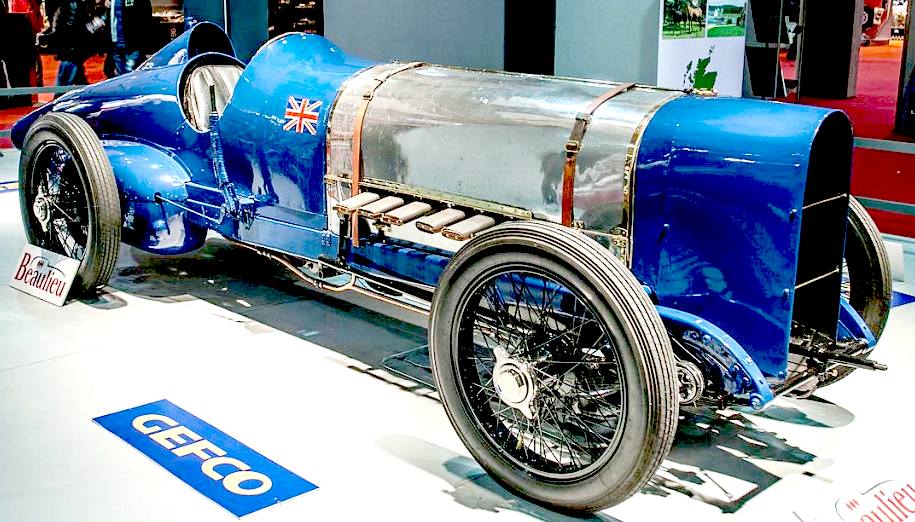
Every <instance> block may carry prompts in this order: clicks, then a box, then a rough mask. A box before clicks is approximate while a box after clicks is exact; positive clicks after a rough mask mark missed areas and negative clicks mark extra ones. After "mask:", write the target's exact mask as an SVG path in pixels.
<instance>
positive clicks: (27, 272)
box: [10, 245, 79, 306]
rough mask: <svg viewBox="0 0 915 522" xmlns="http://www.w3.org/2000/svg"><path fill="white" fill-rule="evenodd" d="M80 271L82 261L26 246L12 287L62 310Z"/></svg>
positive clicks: (14, 271)
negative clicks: (60, 307) (61, 307)
mask: <svg viewBox="0 0 915 522" xmlns="http://www.w3.org/2000/svg"><path fill="white" fill-rule="evenodd" d="M78 270H79V261H77V260H76V259H71V258H69V257H66V256H62V255H60V254H55V253H54V252H49V251H47V250H43V249H41V248H38V247H36V246H34V245H26V246H25V248H23V249H22V255H21V256H19V260H18V261H17V262H16V265H15V268H14V270H13V276H12V277H11V278H10V286H11V287H13V288H15V289H16V290H21V291H22V292H25V293H27V294H29V295H32V296H35V297H37V298H39V299H42V300H44V301H47V302H49V303H51V304H54V305H57V306H63V304H64V302H65V301H66V300H67V294H69V293H70V288H71V287H72V285H73V279H74V278H75V277H76V272H77V271H78Z"/></svg>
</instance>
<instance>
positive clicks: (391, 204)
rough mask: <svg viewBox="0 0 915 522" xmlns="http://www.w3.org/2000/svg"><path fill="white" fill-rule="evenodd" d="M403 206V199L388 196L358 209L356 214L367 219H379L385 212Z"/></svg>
mask: <svg viewBox="0 0 915 522" xmlns="http://www.w3.org/2000/svg"><path fill="white" fill-rule="evenodd" d="M403 204H404V201H403V199H401V198H398V197H397V196H388V197H385V198H381V199H379V200H378V201H375V202H374V203H369V204H368V205H366V206H364V207H362V208H360V209H358V210H357V211H356V214H358V215H360V216H363V217H367V218H369V219H379V218H381V216H382V215H383V214H384V213H385V212H389V211H391V210H394V209H395V208H398V207H401V206H403Z"/></svg>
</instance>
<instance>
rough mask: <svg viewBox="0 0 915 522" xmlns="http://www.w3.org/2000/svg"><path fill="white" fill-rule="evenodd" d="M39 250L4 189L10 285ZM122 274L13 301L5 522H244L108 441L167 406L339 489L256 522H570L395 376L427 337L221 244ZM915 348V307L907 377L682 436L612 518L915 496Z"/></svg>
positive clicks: (893, 345) (911, 288)
mask: <svg viewBox="0 0 915 522" xmlns="http://www.w3.org/2000/svg"><path fill="white" fill-rule="evenodd" d="M2 174H3V172H0V179H2V178H3V175H2ZM7 177H13V176H7ZM23 241H24V239H23V236H22V232H21V225H20V223H19V209H18V193H17V192H15V191H5V192H4V191H2V190H0V277H2V278H6V277H8V274H10V273H11V272H12V270H13V263H14V258H15V257H16V256H18V253H19V250H20V248H21V247H22V244H23ZM909 265H910V268H911V266H915V262H913V260H911V259H910V261H909ZM116 272H117V274H116V276H115V277H114V279H113V280H112V284H111V293H110V295H108V296H106V297H105V299H103V300H100V301H98V302H84V301H75V302H71V303H69V304H68V305H67V306H65V307H64V308H61V309H58V308H54V307H52V306H51V305H47V304H45V303H43V302H39V301H37V300H35V299H33V298H31V297H28V296H26V295H24V294H21V293H19V292H17V291H15V290H12V289H10V288H7V287H2V288H0V520H2V521H44V520H48V521H60V520H66V521H71V520H73V521H76V520H79V521H82V520H85V521H114V520H117V521H135V520H136V521H139V520H144V521H145V520H149V521H159V520H193V521H208V520H213V521H220V520H231V519H232V518H234V517H233V516H232V515H231V514H229V513H228V512H227V511H225V510H224V509H222V508H221V507H220V506H218V505H216V504H215V503H213V502H211V501H209V500H208V499H207V498H206V497H204V496H202V495H200V494H199V493H197V492H196V491H195V490H193V489H192V488H190V487H189V486H187V485H186V484H184V483H183V482H181V481H180V480H178V479H177V478H175V477H174V476H172V475H171V474H169V473H168V472H167V471H166V470H164V469H163V468H161V467H160V466H159V465H157V464H156V463H154V462H152V461H151V460H149V459H147V458H145V457H144V456H143V455H141V454H140V453H139V452H138V451H136V450H134V449H133V448H132V447H130V446H129V445H128V444H126V443H125V442H123V441H121V440H120V439H118V438H116V437H114V436H112V435H111V434H110V433H108V432H107V431H105V430H104V429H102V428H101V427H99V426H98V425H96V424H95V423H93V422H92V418H94V417H97V416H99V415H103V414H106V413H111V412H116V411H120V410H123V409H127V408H130V407H133V406H138V405H141V404H146V403H149V402H153V401H156V400H160V399H168V400H170V401H172V402H174V403H176V404H177V405H179V406H181V407H183V408H184V409H186V410H188V411H190V412H191V413H193V414H194V415H196V416H197V417H200V418H202V419H203V420H205V421H206V422H208V423H209V424H212V425H213V426H215V427H217V428H219V429H220V430H222V431H224V432H226V433H227V434H229V435H231V436H233V437H235V438H236V439H238V440H240V441H242V442H243V443H245V444H246V445H247V446H249V447H251V448H253V449H254V450H256V451H258V452H260V453H261V454H263V455H265V456H267V457H268V458H270V459H272V460H274V461H276V462H277V463H279V464H280V465H282V466H284V467H286V468H288V469H290V470H291V471H293V472H295V473H297V474H298V475H300V476H302V477H304V478H305V479H307V480H309V481H311V482H313V483H315V484H317V485H318V486H319V489H317V490H316V491H313V492H310V493H306V494H304V495H302V496H299V497H296V498H293V499H291V500H289V501H287V502H284V503H282V504H278V505H276V506H273V507H270V508H267V509H264V510H262V511H259V512H256V513H253V514H251V515H248V516H246V517H244V518H245V520H250V521H252V522H259V521H269V520H379V519H380V520H395V519H396V520H417V521H419V520H429V519H437V520H462V521H470V520H487V519H488V520H504V521H508V520H531V519H533V520H546V521H553V520H571V519H569V518H568V517H564V516H562V515H559V514H556V513H553V512H551V511H548V510H546V509H543V508H540V507H537V506H534V505H532V504H530V503H528V502H525V501H523V500H520V499H518V498H516V497H514V496H513V495H511V494H510V493H508V492H506V491H505V490H503V489H502V488H500V487H499V486H497V485H495V484H494V483H493V482H492V480H491V479H490V478H489V477H487V476H486V475H485V474H484V473H483V472H482V470H481V469H480V468H479V466H478V465H477V464H476V463H475V462H474V461H473V460H472V459H470V458H469V457H468V455H467V452H466V451H465V450H464V448H463V446H462V445H461V443H460V441H459V440H458V439H457V437H456V436H455V435H454V434H453V432H452V429H451V427H450V425H449V423H448V421H447V419H446V417H445V415H444V411H443V410H442V407H441V405H440V403H439V402H438V401H437V400H435V398H434V394H431V393H430V391H429V390H427V389H423V388H422V387H420V386H416V385H414V384H412V383H411V382H410V381H404V380H402V379H399V378H397V377H394V376H393V375H391V374H389V373H388V372H386V371H384V370H379V369H377V366H378V365H379V361H380V359H381V358H382V357H383V356H385V355H388V354H391V353H396V352H399V351H403V350H406V349H409V348H412V347H415V346H418V345H421V344H423V338H424V335H425V332H424V330H423V329H422V328H421V327H420V326H421V325H422V319H421V318H419V317H411V316H403V315H398V319H390V318H388V317H386V316H385V315H383V314H382V313H377V312H385V310H384V309H383V308H379V307H378V306H377V305H374V304H372V303H360V302H356V301H342V300H339V299H337V298H330V297H326V296H320V295H318V294H315V293H313V292H310V291H308V290H306V289H304V288H302V287H301V286H298V285H296V284H295V283H294V281H293V280H292V279H291V278H290V277H289V276H288V275H287V274H285V273H284V272H283V271H282V269H281V268H279V267H278V266H275V265H273V264H271V263H270V262H269V261H266V260H261V259H259V258H257V257H255V256H254V255H252V254H248V253H247V252H246V251H242V250H240V249H237V248H233V247H231V246H229V245H227V244H225V243H224V242H220V241H213V242H210V243H209V244H208V246H207V247H206V248H205V249H204V250H202V251H201V252H198V253H196V254H194V255H193V256H188V257H183V258H180V259H156V258H154V257H152V256H149V255H146V254H143V253H140V252H137V251H134V250H131V249H127V248H125V249H123V250H122V253H121V259H120V262H119V267H118V269H117V270H116ZM911 275H915V274H911ZM901 288H902V289H904V290H906V291H908V292H909V293H912V294H915V277H913V278H912V279H911V280H910V282H909V283H907V284H906V285H905V286H904V287H901ZM353 303H356V304H363V305H365V307H359V306H356V305H355V304H353ZM366 307H367V308H366ZM372 308H373V309H374V311H372ZM417 325H420V326H417ZM913 337H915V304H910V305H906V306H903V307H900V308H897V309H894V311H893V313H892V316H891V319H890V324H889V326H888V328H887V330H886V332H885V334H884V338H883V341H882V342H881V345H880V348H879V350H878V351H877V352H876V356H875V358H876V359H878V360H880V361H882V362H885V363H887V364H889V366H890V370H889V371H888V372H886V373H881V374H875V373H868V372H864V371H859V372H856V373H855V374H854V375H853V376H851V377H849V378H848V379H846V380H845V381H843V382H841V383H839V384H837V385H835V386H833V387H830V388H827V389H824V390H822V391H821V392H819V393H818V397H817V398H816V399H814V400H805V401H800V400H779V401H778V402H777V404H776V405H774V406H773V407H772V408H770V409H769V410H768V411H766V412H765V413H764V414H763V415H745V414H740V413H736V412H725V413H723V414H722V416H720V417H717V418H705V419H684V420H683V422H682V423H681V430H680V435H679V437H678V442H677V444H676V446H675V447H674V449H673V451H672V452H671V454H670V457H669V459H668V461H667V462H665V464H664V468H663V469H662V471H661V472H659V473H658V475H657V476H656V478H655V480H654V481H653V483H652V484H651V485H650V486H649V487H646V488H645V489H644V491H643V492H642V493H641V494H639V495H637V496H635V497H634V498H632V499H631V500H629V501H628V502H626V503H624V504H622V505H620V506H617V507H614V508H612V509H610V510H608V511H606V512H605V513H601V514H600V515H599V516H598V517H597V519H599V520H605V521H610V520H623V521H636V520H649V521H654V520H668V519H670V520H715V519H726V520H763V519H765V520H803V521H814V520H823V521H825V520H830V521H832V520H840V518H839V515H838V513H837V509H836V508H837V506H839V507H841V506H842V505H845V504H846V503H847V502H846V501H847V499H849V498H851V497H853V496H855V495H856V494H860V493H863V492H865V491H866V490H869V489H870V488H872V487H873V486H875V485H876V484H878V483H881V482H884V481H887V480H902V481H909V480H913V481H915V451H913V450H912V447H911V446H912V440H913V437H912V434H913V429H912V428H913V425H912V421H911V419H912V412H913V408H912V401H913V397H915V380H913V379H912V378H911V376H912V375H913V372H915V356H913V352H912V350H911V348H912V346H913V345H912V338H913ZM845 519H846V520H848V518H847V517H846V518H845ZM858 519H859V518H854V520H858Z"/></svg>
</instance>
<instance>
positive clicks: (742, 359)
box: [657, 306, 775, 410]
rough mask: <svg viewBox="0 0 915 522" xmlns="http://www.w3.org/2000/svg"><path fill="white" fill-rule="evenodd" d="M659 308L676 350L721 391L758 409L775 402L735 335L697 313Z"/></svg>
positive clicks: (763, 379) (755, 366)
mask: <svg viewBox="0 0 915 522" xmlns="http://www.w3.org/2000/svg"><path fill="white" fill-rule="evenodd" d="M657 310H658V313H659V314H660V315H661V319H662V320H663V321H664V324H665V326H667V330H668V332H669V333H670V338H671V342H672V343H673V345H674V353H676V354H677V356H678V357H686V358H688V359H685V361H687V362H690V364H694V365H697V366H699V368H701V369H702V370H703V373H705V376H706V378H708V379H710V380H712V381H713V384H715V385H716V386H718V387H720V388H721V390H720V391H721V392H723V393H724V394H726V395H731V396H733V397H736V398H738V399H743V400H746V402H747V404H749V405H750V406H751V407H752V408H753V409H754V410H762V409H763V408H765V407H766V405H767V404H769V403H770V402H772V400H773V399H774V398H775V395H774V394H773V393H772V388H770V387H769V383H768V382H767V381H766V377H765V376H764V375H763V373H762V371H761V370H760V369H759V367H758V366H757V365H756V363H754V362H753V359H752V358H751V357H750V355H749V354H747V352H746V351H745V350H744V349H743V347H742V346H740V343H738V342H737V341H735V340H734V338H733V337H731V336H730V335H728V334H727V333H725V331H724V330H722V329H721V328H718V327H717V326H715V325H714V324H712V323H710V322H708V321H706V320H705V319H702V318H700V317H698V316H695V315H693V314H690V313H687V312H682V311H680V310H675V309H673V308H667V307H664V306H658V307H657ZM689 359H691V361H689Z"/></svg>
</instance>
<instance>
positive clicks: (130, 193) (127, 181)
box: [102, 140, 207, 255]
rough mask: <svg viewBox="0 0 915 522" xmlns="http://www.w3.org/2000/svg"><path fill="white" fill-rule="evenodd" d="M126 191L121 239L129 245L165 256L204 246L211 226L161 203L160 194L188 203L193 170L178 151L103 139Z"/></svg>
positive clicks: (176, 208) (112, 165)
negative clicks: (188, 186)
mask: <svg viewBox="0 0 915 522" xmlns="http://www.w3.org/2000/svg"><path fill="white" fill-rule="evenodd" d="M102 146H103V147H104V148H105V152H106V153H107V154H108V161H110V162H111V167H112V169H113V170H114V177H115V180H116V181H117V184H118V192H119V193H120V195H121V219H122V225H123V231H122V236H121V239H122V241H124V242H125V243H127V244H128V245H132V246H135V247H137V248H139V249H141V250H146V251H147V252H153V253H155V254H161V255H175V254H183V253H186V252H190V251H193V250H196V249H198V248H200V247H201V246H202V245H203V242H204V241H205V240H206V234H207V229H206V227H205V226H201V225H200V224H198V223H194V222H193V221H192V217H193V216H191V215H189V214H188V213H187V212H185V211H184V210H182V209H180V208H178V207H176V206H174V205H166V204H162V203H160V202H157V201H156V195H157V194H159V195H161V196H162V197H163V198H167V199H168V200H170V201H175V202H179V203H181V204H185V203H186V201H187V198H188V196H187V189H186V188H185V184H186V183H187V182H189V181H190V179H191V178H190V176H189V175H188V172H187V170H186V169H185V168H184V167H183V166H182V165H181V163H180V162H179V161H178V160H177V159H176V158H175V157H174V156H172V155H170V154H168V153H166V152H164V151H162V150H160V149H157V148H155V147H152V146H149V145H146V144H142V143H137V142H132V141H120V140H103V141H102Z"/></svg>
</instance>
